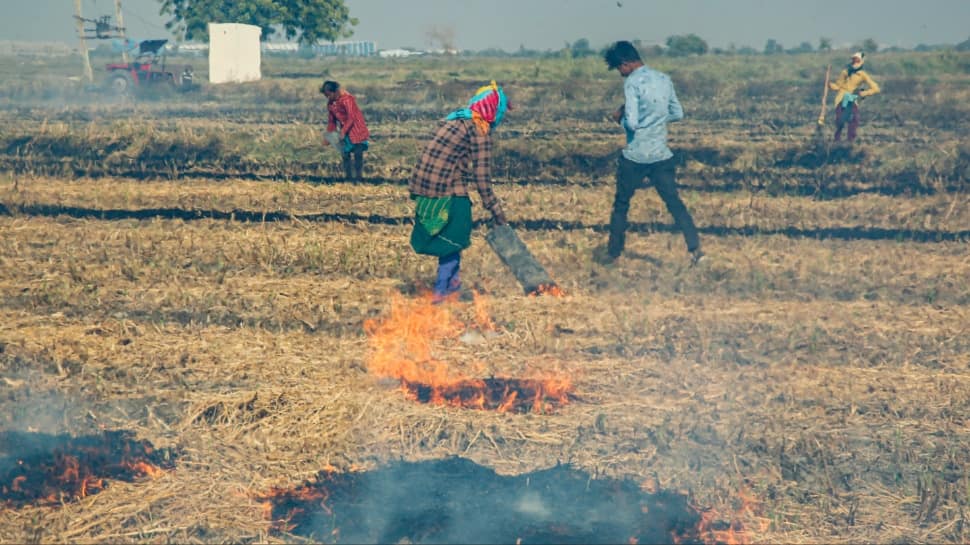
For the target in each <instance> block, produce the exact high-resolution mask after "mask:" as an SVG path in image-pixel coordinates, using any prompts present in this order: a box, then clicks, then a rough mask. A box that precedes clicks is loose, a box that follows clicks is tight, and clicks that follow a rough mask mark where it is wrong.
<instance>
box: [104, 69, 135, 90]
mask: <svg viewBox="0 0 970 545" xmlns="http://www.w3.org/2000/svg"><path fill="white" fill-rule="evenodd" d="M134 88H135V83H134V82H133V81H132V79H131V74H129V73H127V72H115V73H113V74H111V75H110V76H108V90H109V91H110V92H111V93H112V94H114V95H127V94H129V93H131V92H132V91H133V90H134Z"/></svg>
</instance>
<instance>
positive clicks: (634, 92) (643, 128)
mask: <svg viewBox="0 0 970 545" xmlns="http://www.w3.org/2000/svg"><path fill="white" fill-rule="evenodd" d="M623 95H624V98H625V100H626V102H625V103H624V111H623V120H622V124H623V129H624V130H625V131H626V147H625V148H623V156H624V157H626V158H627V159H629V160H631V161H633V162H635V163H644V164H649V163H656V162H658V161H664V160H666V159H670V158H671V157H673V156H674V154H673V152H671V151H670V148H668V147H667V123H672V122H674V121H680V120H681V119H683V118H684V109H683V108H682V107H681V106H680V101H678V100H677V93H675V92H674V84H673V82H671V81H670V76H668V75H667V74H664V73H663V72H658V71H656V70H653V69H651V68H649V67H648V66H646V65H644V66H641V67H640V68H637V69H636V70H634V71H633V72H630V74H629V75H628V76H627V77H626V78H625V79H624V81H623Z"/></svg>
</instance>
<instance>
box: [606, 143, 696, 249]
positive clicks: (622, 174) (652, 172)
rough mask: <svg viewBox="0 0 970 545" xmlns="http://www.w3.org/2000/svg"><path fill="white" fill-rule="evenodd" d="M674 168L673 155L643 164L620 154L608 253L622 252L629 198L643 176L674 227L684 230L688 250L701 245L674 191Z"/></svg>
mask: <svg viewBox="0 0 970 545" xmlns="http://www.w3.org/2000/svg"><path fill="white" fill-rule="evenodd" d="M675 172H676V166H675V165H674V158H673V157H671V158H670V159H667V160H665V161H658V162H656V163H649V164H642V163H636V162H633V161H631V160H629V159H627V158H626V157H623V156H622V155H621V156H620V163H619V165H618V166H617V169H616V197H615V198H614V199H613V213H612V214H611V215H610V242H609V244H608V246H607V252H608V253H609V255H610V257H614V258H615V257H619V255H620V254H621V253H623V245H624V244H625V242H626V229H627V225H628V222H627V218H626V216H627V213H628V212H629V211H630V199H631V198H633V194H634V193H635V192H636V190H637V189H639V188H641V187H644V184H643V181H644V179H646V178H650V182H651V183H652V184H653V186H654V187H655V188H656V189H657V194H658V195H660V198H661V199H663V201H664V204H666V205H667V210H668V211H669V212H670V214H671V215H672V216H673V217H674V223H676V224H677V228H678V229H680V230H681V232H683V233H684V240H685V241H686V242H687V251H690V252H693V251H694V250H696V249H698V248H699V247H700V241H699V240H698V238H697V227H695V226H694V218H692V217H691V216H690V212H688V211H687V207H686V206H684V201H682V200H681V199H680V195H679V194H678V193H677V182H676V180H675Z"/></svg>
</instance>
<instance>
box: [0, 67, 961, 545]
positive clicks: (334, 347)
mask: <svg viewBox="0 0 970 545" xmlns="http://www.w3.org/2000/svg"><path fill="white" fill-rule="evenodd" d="M914 55H915V54H914ZM787 57H788V56H786V58H787ZM791 57H792V59H791V62H792V63H804V64H802V65H798V66H791V67H789V66H788V65H787V64H786V65H785V66H777V65H775V64H773V65H772V66H770V70H768V67H762V68H765V69H766V70H767V72H769V73H772V74H773V75H776V76H777V75H779V74H777V73H776V72H778V71H781V72H783V74H781V75H782V76H783V78H782V79H784V85H783V86H781V84H779V85H778V86H774V85H773V84H772V83H771V82H765V81H752V80H750V79H749V78H742V77H741V76H738V75H736V71H733V70H731V71H726V70H725V69H724V67H722V66H721V63H726V65H731V63H733V62H736V59H733V58H732V57H730V56H725V57H724V58H718V59H717V61H714V60H711V58H713V57H711V58H707V59H705V58H698V59H694V58H690V59H684V60H683V61H682V62H678V63H677V64H676V65H671V66H662V65H661V66H660V68H665V69H668V68H669V69H670V70H671V72H672V75H673V77H674V80H675V82H677V83H678V85H679V91H680V93H679V94H680V95H681V101H682V102H683V103H684V107H685V109H686V110H687V112H688V118H687V119H686V120H685V121H684V122H683V123H680V124H678V125H676V126H674V127H672V128H671V139H672V146H673V147H674V148H675V149H676V150H677V151H678V152H679V153H680V162H679V165H678V183H679V184H680V185H681V186H682V195H683V197H684V199H685V201H686V203H687V205H688V207H689V208H690V210H691V212H692V214H693V216H694V218H695V220H696V222H697V224H698V226H699V229H700V236H701V240H702V242H703V244H704V250H705V253H706V254H707V258H708V259H707V260H706V261H705V262H702V263H701V264H700V265H698V266H691V265H690V263H689V261H688V258H687V255H686V252H685V251H684V248H683V239H682V237H680V235H679V233H678V232H677V231H676V229H674V227H673V226H672V225H671V220H670V218H669V215H668V214H667V212H666V211H665V210H664V208H663V204H662V202H661V201H660V199H659V197H658V196H657V195H656V193H655V192H654V191H653V190H652V189H651V188H645V189H644V190H643V191H641V192H638V193H637V195H636V196H635V197H634V200H633V203H632V208H631V212H630V219H631V222H632V224H631V230H630V233H629V235H628V251H627V252H626V253H625V254H624V255H623V256H622V257H621V258H620V259H619V260H617V261H616V262H615V263H613V264H611V265H608V266H604V265H600V264H598V263H596V262H595V261H594V260H593V259H592V256H593V255H594V252H595V250H596V249H597V248H598V247H599V246H600V245H601V244H602V243H603V242H605V239H606V235H605V228H606V223H607V222H608V218H609V209H610V203H611V200H612V197H613V186H612V183H613V181H612V176H613V167H614V165H615V151H616V149H617V148H618V147H619V146H620V144H621V143H622V135H620V134H617V133H616V127H615V126H614V125H612V124H610V123H608V122H606V121H604V120H603V119H602V118H603V111H607V110H608V109H612V107H614V106H615V104H613V103H614V102H616V100H622V99H621V95H620V85H619V81H618V80H617V78H616V76H615V74H609V73H606V72H605V71H604V70H603V69H602V66H601V64H602V63H601V61H599V60H598V59H589V64H588V65H587V64H585V63H586V60H584V59H549V60H541V61H538V62H536V61H528V62H526V61H520V60H517V59H504V60H498V59H493V60H488V59H483V60H482V63H485V64H484V66H486V67H487V68H489V70H490V72H494V73H496V74H505V77H504V78H503V80H504V81H506V82H508V83H507V84H506V87H507V89H508V90H510V92H512V91H513V90H514V92H515V96H516V101H517V103H518V104H519V105H521V108H517V109H516V110H515V111H514V112H512V114H513V115H510V116H509V118H508V120H507V123H506V124H505V125H503V127H502V129H501V131H500V132H499V133H498V135H497V143H496V158H495V167H496V172H497V174H496V178H497V185H496V193H497V194H498V195H499V197H500V198H501V199H502V200H503V203H504V205H505V209H506V211H507V214H508V216H509V220H510V225H511V226H512V228H514V229H515V232H516V233H517V234H518V236H519V237H520V238H521V240H522V242H524V243H525V244H527V246H528V249H529V250H530V251H531V253H532V254H533V255H534V257H535V259H536V260H537V262H538V263H541V265H542V266H543V267H545V269H546V271H547V272H548V274H549V276H550V277H551V278H550V279H549V280H551V282H547V281H545V280H543V281H540V282H533V283H531V284H529V285H528V286H526V287H525V289H524V287H523V285H522V283H521V282H519V281H517V280H518V279H517V278H516V277H515V276H514V275H513V274H512V273H511V272H510V269H509V267H507V266H506V264H505V263H503V261H502V259H500V258H499V257H498V256H497V255H496V254H495V253H494V252H493V251H492V250H491V248H490V246H489V241H488V240H487V234H486V233H487V232H488V231H487V226H486V225H484V224H478V225H476V229H475V231H474V233H473V240H472V246H471V247H470V248H469V249H468V250H467V251H466V252H465V253H464V254H463V256H462V278H463V281H464V283H465V289H464V290H463V292H462V293H460V294H458V295H457V296H455V297H454V298H452V299H451V300H448V301H446V302H444V303H442V304H432V301H431V299H430V298H428V297H427V295H426V293H427V291H428V290H429V288H430V283H431V281H432V279H433V276H434V274H435V266H436V263H434V260H433V259H431V258H426V257H423V256H418V255H415V254H414V253H413V252H412V251H411V250H410V248H409V247H408V242H407V241H408V235H409V233H410V228H411V221H412V220H411V218H412V216H413V213H414V211H413V208H412V207H413V203H412V201H410V200H409V199H408V198H407V195H406V185H405V181H406V176H407V172H408V169H409V168H410V166H411V165H412V164H413V160H414V156H415V153H416V151H415V150H417V149H419V146H420V145H421V143H422V142H423V141H424V138H425V137H426V136H427V133H428V129H429V127H431V126H432V125H433V123H434V122H435V121H436V120H437V119H439V118H440V117H441V115H442V112H445V111H447V110H448V109H449V107H450V106H452V105H453V104H454V103H460V102H462V101H463V100H464V99H465V98H467V97H465V94H466V90H467V88H474V87H475V86H476V85H477V84H478V83H479V82H478V76H477V74H471V73H468V72H467V67H465V66H464V65H462V64H461V63H460V60H450V59H444V60H442V59H437V60H434V59H424V60H422V59H407V60H401V61H398V64H395V65H389V64H382V63H381V62H380V61H378V60H376V59H375V60H374V62H373V63H371V62H370V61H367V60H365V61H362V63H363V64H361V65H359V66H358V65H351V64H347V65H340V66H337V65H333V66H328V67H327V69H329V70H331V72H330V73H331V74H334V75H335V77H338V79H340V80H341V82H342V83H345V84H346V85H347V86H348V88H351V89H352V90H354V91H355V92H356V93H357V95H358V97H359V100H360V102H361V104H362V107H363V108H364V111H365V114H366V115H367V116H368V121H369V123H370V125H371V132H372V138H373V142H372V147H371V149H370V150H369V151H368V152H367V154H366V156H365V157H366V163H365V170H364V175H365V180H364V181H363V182H360V183H348V182H345V181H344V180H342V179H340V178H338V177H336V176H337V175H338V174H339V171H340V164H339V158H338V157H336V156H332V155H327V154H326V150H322V149H321V148H320V146H319V145H318V141H319V130H318V129H319V125H320V123H321V121H322V113H321V112H322V111H323V110H322V107H321V104H320V103H319V100H320V99H319V93H318V92H317V91H316V88H317V87H319V81H317V76H316V74H319V73H321V71H322V69H323V68H322V67H313V68H312V70H310V72H312V73H313V74H314V75H313V76H312V77H310V76H307V77H304V76H301V75H299V74H295V75H294V74H293V73H292V70H291V69H287V70H284V69H282V68H280V67H276V72H274V71H273V70H274V69H272V68H270V69H268V70H267V74H268V77H267V81H264V82H260V83H257V84H252V85H247V86H238V87H236V86H231V87H215V88H211V89H205V90H203V92H201V94H199V95H198V96H197V97H196V98H194V99H192V98H188V97H183V96H177V97H173V98H171V99H168V100H155V101H151V102H136V103H118V104H115V103H107V102H105V101H104V100H103V99H102V98H101V97H83V96H79V95H77V94H76V93H75V94H71V93H68V90H60V91H58V90H57V89H50V88H47V87H43V86H45V85H53V84H52V83H49V82H48V83H45V82H40V81H35V82H33V81H32V82H31V83H24V84H20V85H19V86H18V85H13V84H11V83H10V82H9V81H5V82H3V83H0V123H3V126H4V127H5V131H4V134H2V135H0V301H2V303H0V323H2V324H3V325H2V327H0V544H5V543H25V542H45V543H46V542H58V543H67V542H71V543H73V542H101V543H103V542H112V543H115V542H126V543H127V542H137V543H146V542H152V543H170V542H178V543H225V542H232V543H254V542H259V543H305V542H318V541H319V542H334V543H357V542H384V543H443V542H456V543H460V542H466V543H469V542H475V543H489V542H494V543H516V542H520V543H724V544H727V543H833V542H834V543H849V542H877V543H889V542H905V543H924V542H934V543H939V542H953V543H959V542H967V541H968V540H970V530H968V528H970V526H968V524H967V521H966V519H965V516H966V513H968V512H970V497H968V491H970V475H968V473H967V471H966V470H965V468H966V467H968V466H970V454H968V453H970V434H968V432H967V419H966V415H967V414H970V378H968V377H970V375H968V372H970V335H968V334H967V332H968V328H967V324H970V252H968V250H967V241H968V240H970V187H968V184H967V174H968V173H970V148H968V147H967V144H966V142H967V141H968V138H967V129H966V127H967V126H970V125H967V124H966V123H962V122H958V121H959V120H966V119H968V118H967V115H968V110H967V108H968V106H967V105H968V104H970V97H968V96H967V89H968V87H967V85H966V83H967V81H966V80H967V78H966V75H965V72H960V71H959V70H950V71H945V72H944V71H940V72H939V73H936V74H933V75H931V76H930V75H926V74H916V75H910V74H908V73H906V72H905V67H906V66H908V64H907V62H909V60H911V59H909V60H908V58H900V59H895V58H894V57H892V56H891V55H887V57H886V59H885V61H884V62H881V63H879V66H880V67H883V66H885V67H887V70H889V69H890V68H892V69H894V70H896V71H897V72H896V75H894V76H891V75H890V74H886V75H885V77H883V78H882V79H880V83H882V82H883V81H885V82H886V83H885V89H886V92H884V93H883V94H882V95H879V96H878V97H875V98H873V99H872V100H868V99H867V101H866V104H865V108H866V115H867V117H866V118H865V119H866V122H865V124H864V125H863V127H862V129H860V134H861V136H860V138H861V139H862V140H861V143H860V144H858V145H856V146H853V147H851V148H845V147H837V146H832V145H830V144H828V143H827V142H825V141H824V140H825V139H824V138H822V139H821V140H820V139H818V138H816V137H815V134H814V129H815V126H814V125H815V119H816V116H817V111H816V110H815V109H816V107H817V103H818V99H819V97H818V96H816V95H817V93H816V94H813V93H815V92H816V91H817V90H818V89H817V85H816V84H817V81H816V80H817V79H818V78H816V74H815V73H814V69H815V68H816V65H818V66H823V67H824V65H825V64H826V63H827V62H831V61H830V60H829V59H823V58H820V57H816V56H815V55H806V56H801V55H799V56H791ZM947 59H949V58H947ZM947 59H940V58H936V57H934V58H932V59H930V58H929V57H927V58H926V59H923V60H927V62H929V61H932V62H934V63H938V62H944V61H947ZM664 60H666V59H664ZM567 61H568V63H567ZM951 61H952V62H957V61H953V60H952V59H950V61H947V62H951ZM307 62H311V61H307ZM737 62H740V61H737ZM744 62H745V63H746V64H745V66H748V65H747V63H758V62H761V60H760V59H759V58H751V59H744ZM764 62H769V61H768V60H765V61H764ZM4 66H5V65H3V64H2V62H0V69H4ZM934 66H935V65H934ZM6 69H8V70H10V69H12V68H10V67H7V68H6ZM308 70H309V69H308ZM719 70H720V71H719ZM338 71H339V72H340V74H339V76H338V75H336V74H337V72H338ZM284 72H285V74H284ZM728 72H729V73H728ZM745 73H746V72H745ZM456 74H457V75H456ZM705 78H706V79H705ZM697 82H701V83H704V85H700V84H699V83H697ZM692 84H693V85H692ZM31 86H40V87H43V88H44V89H45V91H44V92H32V91H31V89H33V87H31ZM891 89H908V93H909V95H908V96H910V97H912V100H902V99H901V98H899V97H898V96H895V95H894V94H893V93H892V92H890V91H889V90H891ZM35 90H36V89H35ZM58 93H60V94H58ZM803 95H804V100H801V99H798V98H797V97H801V96H803ZM45 97H47V98H45ZM589 97H595V100H587V99H588V98H589ZM957 99H959V100H957ZM135 118H137V119H139V120H142V121H144V120H148V121H149V123H147V124H146V123H144V122H142V121H139V122H138V123H135V122H133V121H132V119H135ZM294 119H299V120H300V122H299V123H296V122H293V120H294ZM550 120H554V121H553V122H550ZM954 120H956V121H954ZM803 121H804V122H803ZM828 128H829V127H826V130H827V129H828ZM928 135H932V137H930V136H928ZM473 200H475V198H474V197H473ZM473 210H474V211H475V212H474V213H475V214H476V219H478V220H481V219H484V218H482V217H480V216H481V214H479V212H480V207H478V205H477V201H475V207H474V208H473Z"/></svg>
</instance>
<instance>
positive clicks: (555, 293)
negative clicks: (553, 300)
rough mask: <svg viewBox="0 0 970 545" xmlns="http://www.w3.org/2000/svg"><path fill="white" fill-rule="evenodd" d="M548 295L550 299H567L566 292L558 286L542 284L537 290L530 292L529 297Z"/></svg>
mask: <svg viewBox="0 0 970 545" xmlns="http://www.w3.org/2000/svg"><path fill="white" fill-rule="evenodd" d="M540 295H548V296H550V297H565V296H566V292H565V291H563V289H562V288H560V287H559V286H558V285H557V284H540V285H539V286H538V287H537V288H536V289H534V290H532V291H531V292H529V297H538V296H540Z"/></svg>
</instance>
